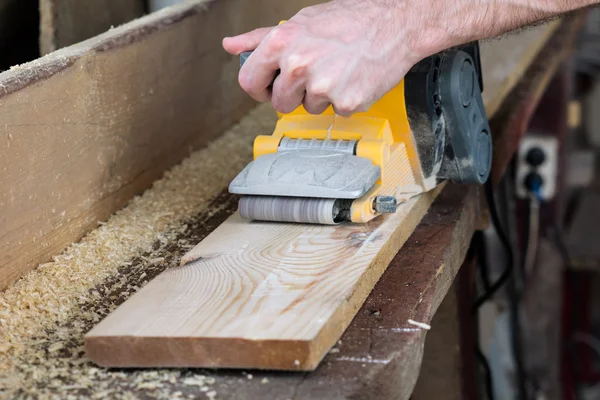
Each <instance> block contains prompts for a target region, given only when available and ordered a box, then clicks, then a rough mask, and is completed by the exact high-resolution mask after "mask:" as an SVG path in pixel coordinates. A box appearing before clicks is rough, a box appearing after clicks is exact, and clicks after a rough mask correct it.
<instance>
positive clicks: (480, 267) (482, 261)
mask: <svg viewBox="0 0 600 400" xmlns="http://www.w3.org/2000/svg"><path fill="white" fill-rule="evenodd" d="M472 246H473V247H474V248H476V249H484V248H485V236H484V234H483V232H482V231H476V232H475V233H474V234H473V243H472ZM477 260H478V261H477V271H479V276H480V278H481V284H482V285H483V291H484V292H487V291H489V290H490V288H491V286H492V285H491V283H490V271H489V269H488V263H489V261H488V259H487V252H485V251H480V252H479V254H478V256H477Z"/></svg>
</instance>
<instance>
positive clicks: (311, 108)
mask: <svg viewBox="0 0 600 400" xmlns="http://www.w3.org/2000/svg"><path fill="white" fill-rule="evenodd" d="M302 105H303V106H304V109H305V110H306V111H307V112H308V113H309V114H314V115H319V114H323V112H325V110H327V108H328V107H329V106H330V105H331V103H330V102H329V99H328V98H327V97H323V96H319V95H315V94H312V93H306V95H305V96H304V101H303V103H302Z"/></svg>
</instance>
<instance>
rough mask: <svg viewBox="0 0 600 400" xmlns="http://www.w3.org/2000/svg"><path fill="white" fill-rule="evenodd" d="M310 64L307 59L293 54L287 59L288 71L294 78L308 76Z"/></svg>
mask: <svg viewBox="0 0 600 400" xmlns="http://www.w3.org/2000/svg"><path fill="white" fill-rule="evenodd" d="M308 64H309V62H308V60H307V59H306V58H304V57H302V56H299V55H297V54H291V55H289V56H288V57H287V58H286V66H287V69H288V71H289V74H290V75H291V76H292V77H293V78H297V77H302V76H304V75H306V72H307V70H308Z"/></svg>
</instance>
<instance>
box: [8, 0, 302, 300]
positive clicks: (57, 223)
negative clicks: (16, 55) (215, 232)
mask: <svg viewBox="0 0 600 400" xmlns="http://www.w3.org/2000/svg"><path fill="white" fill-rule="evenodd" d="M310 3H312V2H311V1H310V0H296V1H286V2H284V3H280V2H278V1H275V0H260V1H253V2H246V1H243V0H221V1H218V2H211V3H208V4H205V2H203V1H190V2H186V3H185V4H183V5H180V6H175V7H172V8H169V9H165V10H161V11H159V12H156V13H154V14H152V15H149V16H146V17H143V18H140V19H138V20H135V21H132V22H130V23H128V24H126V25H123V26H121V27H117V28H115V29H113V30H111V31H109V32H106V33H104V34H102V35H99V36H97V37H94V38H92V39H90V40H87V41H85V42H82V43H78V44H76V45H74V46H71V47H67V48H64V49H61V50H58V51H56V52H54V53H52V54H49V55H47V56H45V57H43V58H41V59H39V60H36V61H33V62H31V63H28V64H24V65H21V66H19V67H17V68H14V69H12V70H10V71H6V72H4V73H2V74H0V173H1V177H0V290H2V289H4V288H5V287H6V286H7V285H8V284H10V283H11V282H13V281H14V280H16V279H17V278H19V277H20V276H21V275H22V274H24V273H25V272H27V271H29V270H31V269H33V268H34V267H36V266H37V265H39V264H40V263H44V262H47V261H49V260H50V258H51V257H52V255H55V254H57V253H59V252H60V251H62V250H63V249H64V248H65V247H66V246H67V245H69V244H71V243H73V242H75V241H77V240H79V239H80V238H81V237H82V236H83V235H84V234H85V233H87V232H88V231H90V230H91V229H93V228H95V227H96V226H97V221H103V220H105V219H106V218H108V217H109V216H110V215H111V214H112V213H114V212H115V211H116V210H118V209H120V208H122V207H123V206H125V205H126V204H127V202H128V201H129V200H130V199H131V198H132V197H133V196H134V195H136V194H139V193H141V192H142V191H143V190H145V189H147V188H148V187H150V185H151V184H152V182H153V181H155V180H156V179H158V178H159V177H160V176H161V175H162V173H163V172H164V171H165V170H166V169H167V168H169V167H171V166H173V165H175V164H176V163H178V162H180V161H181V160H182V159H183V158H184V157H186V156H187V155H188V154H189V152H190V150H193V149H195V148H199V147H201V146H204V145H205V144H206V143H207V142H208V141H209V140H211V139H212V138H214V137H216V136H217V135H219V134H220V133H222V132H223V131H224V130H225V129H227V128H228V127H230V126H231V125H233V124H234V123H235V122H237V121H238V120H239V119H240V118H241V117H242V116H243V115H244V114H246V113H247V112H248V110H250V109H251V108H252V107H254V106H255V104H256V103H255V102H254V101H253V100H252V99H251V98H250V97H249V96H247V95H246V94H245V93H243V92H242V90H241V89H240V88H239V85H238V84H237V81H236V77H237V74H238V70H239V60H238V59H237V57H232V56H229V55H228V54H226V53H225V52H224V51H223V49H222V46H221V38H222V37H223V36H227V35H231V34H235V33H239V32H242V31H246V30H249V29H252V28H253V27H255V26H257V25H266V24H272V23H276V22H277V21H279V20H280V19H281V18H284V17H287V16H289V15H290V14H292V13H294V12H296V11H297V10H299V9H300V8H302V7H303V6H305V5H307V4H310ZM275 5H277V6H275Z"/></svg>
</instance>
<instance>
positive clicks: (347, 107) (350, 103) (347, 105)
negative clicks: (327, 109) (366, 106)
mask: <svg viewBox="0 0 600 400" xmlns="http://www.w3.org/2000/svg"><path fill="white" fill-rule="evenodd" d="M334 107H335V109H336V110H337V112H338V113H339V114H341V115H343V116H349V115H352V114H354V113H355V112H357V111H359V109H360V108H361V107H362V101H360V99H359V97H357V96H346V97H344V98H343V99H342V100H340V101H338V102H337V103H335V104H334Z"/></svg>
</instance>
